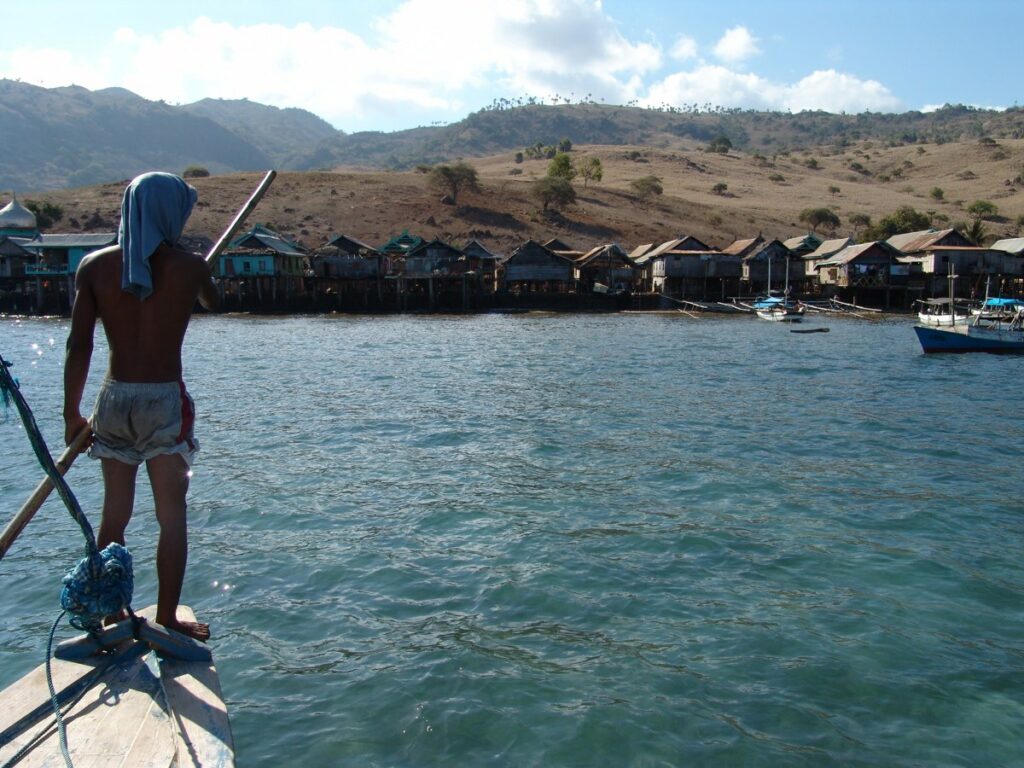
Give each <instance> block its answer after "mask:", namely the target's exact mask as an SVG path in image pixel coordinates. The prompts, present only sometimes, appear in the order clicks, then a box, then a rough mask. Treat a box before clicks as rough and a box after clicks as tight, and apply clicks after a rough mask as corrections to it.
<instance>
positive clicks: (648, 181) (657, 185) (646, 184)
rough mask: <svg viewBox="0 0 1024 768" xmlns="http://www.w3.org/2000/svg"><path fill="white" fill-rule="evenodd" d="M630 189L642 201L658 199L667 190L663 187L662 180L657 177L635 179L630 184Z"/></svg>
mask: <svg viewBox="0 0 1024 768" xmlns="http://www.w3.org/2000/svg"><path fill="white" fill-rule="evenodd" d="M629 188H630V189H632V190H633V192H634V193H636V196H637V197H639V198H640V199H641V200H648V199H650V198H652V197H657V196H658V195H660V194H661V193H662V192H664V191H665V188H664V187H662V186H661V179H659V178H658V177H657V176H641V177H640V178H639V179H633V180H632V181H631V182H629Z"/></svg>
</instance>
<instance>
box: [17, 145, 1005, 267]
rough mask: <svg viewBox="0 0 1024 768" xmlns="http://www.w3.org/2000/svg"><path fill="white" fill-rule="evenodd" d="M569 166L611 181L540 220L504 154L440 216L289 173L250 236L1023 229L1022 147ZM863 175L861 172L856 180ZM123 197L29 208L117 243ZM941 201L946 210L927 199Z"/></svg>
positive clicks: (53, 197) (390, 185)
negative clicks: (802, 218)
mask: <svg viewBox="0 0 1024 768" xmlns="http://www.w3.org/2000/svg"><path fill="white" fill-rule="evenodd" d="M572 154H573V155H574V156H576V157H581V156H588V155H594V156H597V157H599V158H600V159H601V162H602V164H603V166H604V178H603V180H602V181H601V182H597V183H595V182H591V183H590V184H589V185H588V186H587V187H584V186H583V183H582V180H579V179H577V180H576V182H575V186H576V189H577V193H578V196H579V200H578V203H577V204H576V205H575V206H573V207H570V208H568V209H566V210H565V211H563V212H561V213H555V214H544V213H542V212H541V211H540V205H539V203H538V202H537V201H536V200H535V199H534V198H533V196H532V194H531V182H532V181H534V180H535V179H537V178H539V177H541V176H543V175H544V174H545V173H546V170H547V161H545V160H526V161H525V162H523V163H521V164H517V163H515V161H514V157H513V154H512V153H507V154H503V155H501V156H495V157H489V158H475V159H473V160H471V161H470V162H471V164H472V165H473V166H474V167H475V168H476V169H477V171H478V173H479V176H480V181H481V187H482V189H481V191H480V192H478V193H467V194H465V195H463V196H460V198H459V201H458V202H459V204H458V205H457V206H453V205H447V204H444V203H442V202H441V201H440V198H441V194H440V193H439V192H437V191H435V190H432V189H430V188H429V187H428V186H427V183H426V176H425V175H424V174H423V173H420V172H416V171H409V172H400V173H396V172H361V171H360V172H356V171H350V170H344V169H340V170H338V171H336V172H305V173H299V172H288V173H282V174H280V175H279V177H278V179H277V180H276V181H275V182H274V185H273V186H272V187H271V189H270V191H269V192H268V194H267V196H266V198H265V199H264V201H263V202H262V203H261V204H260V206H259V207H258V208H257V209H256V211H255V213H254V214H253V215H252V217H251V218H250V223H253V222H260V223H266V224H268V225H270V226H272V227H274V228H276V229H277V230H279V231H280V232H282V233H284V234H286V235H288V236H290V237H292V238H294V239H296V240H298V241H299V242H301V243H302V244H303V245H305V246H306V247H309V248H315V247H317V246H319V245H321V244H323V243H324V242H325V241H326V240H327V239H328V238H330V237H331V236H332V235H335V234H339V233H344V234H347V235H350V236H353V237H356V238H358V239H361V240H364V241H366V242H368V243H370V244H373V245H379V244H381V243H383V242H385V241H386V240H387V239H388V238H389V237H391V236H392V235H394V234H397V233H400V232H401V231H402V230H404V229H408V230H409V231H410V232H413V233H415V234H418V235H420V236H422V237H426V238H432V237H435V236H437V237H441V238H442V239H445V240H449V241H452V242H454V243H456V244H458V243H461V242H463V241H465V240H467V239H469V238H471V237H475V238H478V239H479V240H481V242H483V243H484V244H485V245H487V246H488V247H491V248H492V249H494V250H496V251H498V252H506V253H507V252H509V251H510V250H511V249H512V248H514V247H515V246H516V245H517V244H519V243H521V242H523V241H524V240H526V239H527V238H534V239H537V240H546V239H549V238H551V237H558V238H560V239H562V240H564V241H566V242H568V243H569V244H570V245H572V246H573V247H575V248H578V249H586V248H589V247H590V246H592V245H595V244H598V243H603V242H609V241H614V242H618V243H620V244H622V245H623V246H625V247H626V248H632V247H634V246H636V245H639V244H641V243H649V242H659V241H663V240H666V239H669V238H671V237H675V236H678V235H679V234H682V233H687V234H692V235H695V236H697V237H699V238H700V239H702V240H704V241H706V242H708V243H709V244H711V245H715V246H724V245H726V244H728V243H729V242H731V241H732V240H733V239H734V238H737V237H752V236H754V235H756V234H758V233H762V234H763V235H764V236H765V237H769V238H770V237H778V238H780V239H785V238H787V237H791V236H794V235H798V234H802V233H804V232H806V226H805V225H803V224H801V223H800V222H799V218H798V217H799V214H800V211H801V210H803V209H805V208H812V207H822V206H828V207H831V208H832V209H833V210H834V211H835V212H836V213H837V215H838V216H839V217H840V219H841V221H842V226H841V227H840V229H839V230H838V231H837V234H838V235H848V234H853V233H854V230H853V227H852V226H850V224H849V216H850V215H851V214H855V213H863V214H868V215H870V216H871V217H872V219H873V220H874V221H877V220H878V219H879V218H881V217H882V216H884V215H887V214H888V213H891V212H892V211H894V210H895V209H896V208H898V207H900V206H903V205H909V206H912V207H914V208H916V209H917V210H919V211H933V212H935V213H936V214H939V215H940V216H941V215H945V216H947V217H948V218H949V221H950V222H951V223H955V222H958V221H963V220H966V219H968V218H969V217H968V215H967V213H966V211H965V210H964V209H965V208H966V207H967V206H968V205H970V203H972V202H973V201H975V200H989V201H991V202H993V203H994V204H996V205H997V206H998V208H999V216H998V218H997V220H993V221H989V222H986V229H987V231H988V232H989V234H990V235H992V236H998V237H1004V236H1012V235H1016V234H1017V232H1018V229H1019V227H1018V223H1017V222H1018V219H1019V218H1020V217H1022V216H1024V193H1020V192H1018V190H1019V188H1020V187H1021V182H1022V181H1024V179H1022V173H1024V140H1001V141H999V142H998V143H996V144H985V143H981V142H975V141H972V142H966V143H949V144H941V145H938V144H917V145H913V144H912V145H903V146H896V147H887V146H882V145H881V144H880V143H878V142H875V143H872V142H861V143H859V144H856V145H852V146H849V147H846V148H844V149H843V150H841V151H837V150H834V149H830V148H825V147H822V148H817V149H812V150H805V151H800V152H793V153H789V154H785V155H777V156H772V155H770V154H767V153H766V154H765V155H757V154H748V153H742V152H730V153H729V154H727V155H721V154H715V153H711V152H707V151H704V149H703V147H702V145H700V144H697V143H693V142H688V141H684V140H679V139H676V138H669V137H667V138H666V139H665V140H664V141H663V142H662V143H661V146H659V147H658V148H652V147H650V146H637V147H631V146H614V147H610V146H577V147H575V148H574V149H573V153H572ZM854 163H857V164H859V166H860V169H861V170H859V171H858V170H854V169H853V168H851V166H852V165H853V164H854ZM814 166H816V167H814ZM647 175H655V176H658V177H659V178H660V179H661V180H662V184H663V186H664V194H662V195H661V196H660V197H658V198H655V199H653V200H651V201H648V202H643V201H641V200H639V199H638V198H637V197H636V196H635V195H634V194H633V193H632V192H631V190H630V182H631V181H633V180H634V179H637V178H639V177H642V176H647ZM886 178H888V180H885V179H886ZM258 180H259V174H237V175H231V176H220V177H210V178H200V179H193V180H192V181H193V183H194V184H195V186H196V187H197V188H198V190H199V193H200V205H199V208H198V210H197V212H196V213H195V214H194V215H193V218H192V220H191V221H190V224H189V229H188V234H189V235H192V236H194V237H202V238H206V239H210V240H212V239H214V238H216V237H217V235H218V234H219V232H220V230H221V229H222V228H223V227H225V226H226V225H227V223H228V222H229V221H230V220H231V218H232V217H233V215H234V212H235V210H236V209H237V208H238V207H239V206H240V205H241V204H242V203H243V202H244V201H245V199H246V198H247V196H248V194H249V191H250V190H251V189H252V188H253V187H254V186H255V185H256V183H257V182H258ZM718 183H725V184H726V185H727V189H726V191H725V194H714V193H712V188H713V187H714V186H715V185H716V184H718ZM123 186H124V184H123V183H118V184H108V185H103V186H99V187H87V188H79V189H70V190H59V191H54V192H48V193H45V194H41V195H31V194H29V195H25V197H26V198H28V199H30V200H38V201H48V202H52V203H56V204H58V205H60V206H62V207H63V209H64V212H65V215H64V218H63V220H61V221H60V222H59V223H58V224H56V225H55V226H54V227H53V228H52V231H110V230H112V229H114V228H115V227H116V225H117V220H118V215H119V204H120V195H121V191H122V189H123ZM935 187H939V188H941V189H942V190H943V193H944V194H943V199H941V200H936V199H935V198H934V197H933V196H932V195H931V190H932V189H933V188H935ZM832 188H838V191H835V190H834V189H832ZM936 225H937V226H943V225H942V223H941V222H940V221H936Z"/></svg>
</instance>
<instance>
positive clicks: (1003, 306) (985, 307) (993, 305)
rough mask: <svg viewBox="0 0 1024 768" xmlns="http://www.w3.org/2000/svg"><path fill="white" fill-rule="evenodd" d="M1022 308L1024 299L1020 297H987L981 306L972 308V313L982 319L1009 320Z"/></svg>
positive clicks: (1023, 307)
mask: <svg viewBox="0 0 1024 768" xmlns="http://www.w3.org/2000/svg"><path fill="white" fill-rule="evenodd" d="M1020 309H1024V301H1021V300H1020V299H998V298H986V299H985V301H984V302H982V304H981V306H979V307H975V308H973V309H972V310H971V315H972V316H975V317H980V318H981V319H982V320H988V321H996V320H999V321H1003V322H1009V321H1011V320H1013V316H1014V315H1015V314H1017V311H1018V310H1020Z"/></svg>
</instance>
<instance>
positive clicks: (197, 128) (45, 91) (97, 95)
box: [0, 80, 271, 190]
mask: <svg viewBox="0 0 1024 768" xmlns="http://www.w3.org/2000/svg"><path fill="white" fill-rule="evenodd" d="M0 136H3V156H2V158H0V188H2V189H17V190H43V189H54V188H58V187H65V186H80V185H83V184H95V183H97V182H100V181H111V180H114V179H124V178H130V177H132V176H134V175H135V174H137V173H139V172H140V171H141V170H144V169H152V168H161V169H174V170H177V171H179V172H180V171H181V170H183V169H184V168H185V167H186V166H188V165H190V164H193V163H194V164H200V165H205V166H207V167H209V168H210V170H212V171H214V172H220V173H223V172H227V171H234V170H240V169H256V168H265V167H268V166H269V165H270V162H271V161H270V159H269V157H268V155H267V154H266V153H265V152H264V151H263V150H261V149H259V148H257V147H256V146H254V145H252V144H250V143H249V142H247V141H245V140H244V139H242V138H240V137H239V136H238V135H237V134H235V133H232V132H231V131H230V130H228V129H227V128H225V127H223V126H222V125H220V124H218V123H216V122H214V121H213V120H211V119H209V118H206V117H202V116H199V115H195V114H190V113H189V112H187V111H185V110H183V109H180V108H176V107H172V106H169V105H167V104H163V103H161V102H152V101H147V100H146V99H143V98H140V97H139V96H136V95H135V94H133V93H131V92H130V91H126V90H123V89H120V88H109V89H106V90H101V91H89V90H87V89H85V88H80V87H78V86H70V87H66V88H39V87H36V86H32V85H28V84H26V83H18V82H14V81H11V80H0Z"/></svg>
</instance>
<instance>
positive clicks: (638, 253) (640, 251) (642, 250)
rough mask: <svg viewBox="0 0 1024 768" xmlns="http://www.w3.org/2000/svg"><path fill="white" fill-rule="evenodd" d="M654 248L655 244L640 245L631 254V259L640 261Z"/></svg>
mask: <svg viewBox="0 0 1024 768" xmlns="http://www.w3.org/2000/svg"><path fill="white" fill-rule="evenodd" d="M652 248H654V243H644V244H643V245H638V246H637V247H636V248H634V249H633V250H632V251H630V252H629V258H631V259H632V260H633V261H639V260H640V259H641V258H643V257H644V255H646V254H647V252H648V251H650V250H651V249H652Z"/></svg>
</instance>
